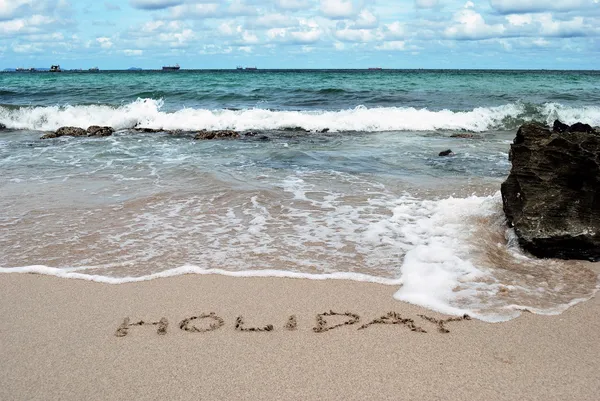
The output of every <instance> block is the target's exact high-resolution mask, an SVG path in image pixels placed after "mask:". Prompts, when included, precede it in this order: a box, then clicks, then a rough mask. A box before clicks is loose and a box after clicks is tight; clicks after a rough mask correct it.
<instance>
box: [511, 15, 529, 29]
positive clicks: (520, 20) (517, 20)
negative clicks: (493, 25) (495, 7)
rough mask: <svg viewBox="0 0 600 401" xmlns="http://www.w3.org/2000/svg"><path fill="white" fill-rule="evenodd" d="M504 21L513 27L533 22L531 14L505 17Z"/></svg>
mask: <svg viewBox="0 0 600 401" xmlns="http://www.w3.org/2000/svg"><path fill="white" fill-rule="evenodd" d="M506 20H507V21H508V23H509V24H511V25H514V26H523V25H529V24H531V23H532V22H533V18H532V16H531V14H510V15H507V16H506Z"/></svg>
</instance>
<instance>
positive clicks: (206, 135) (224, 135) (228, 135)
mask: <svg viewBox="0 0 600 401" xmlns="http://www.w3.org/2000/svg"><path fill="white" fill-rule="evenodd" d="M239 137H240V134H239V133H237V132H236V131H229V130H222V131H200V132H198V133H197V134H196V136H194V139H232V138H239Z"/></svg>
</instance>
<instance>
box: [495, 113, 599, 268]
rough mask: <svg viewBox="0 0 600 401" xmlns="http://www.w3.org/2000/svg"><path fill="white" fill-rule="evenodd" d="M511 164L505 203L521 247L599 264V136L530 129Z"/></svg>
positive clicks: (578, 129) (520, 136)
mask: <svg viewBox="0 0 600 401" xmlns="http://www.w3.org/2000/svg"><path fill="white" fill-rule="evenodd" d="M509 160H510V161H511V162H512V169H511V172H510V175H509V176H508V178H507V179H506V181H505V182H504V183H503V184H502V187H501V192H502V202H503V208H504V213H505V215H506V217H507V220H508V223H509V225H511V226H513V227H514V229H515V233H516V235H517V237H518V239H519V244H520V245H521V247H522V248H523V249H525V250H526V251H528V252H530V253H531V254H533V255H535V256H538V257H548V258H561V259H587V260H594V261H597V260H600V132H597V131H595V130H594V129H593V128H592V127H590V126H589V125H587V124H582V123H577V124H573V125H571V126H568V125H566V124H563V123H561V122H560V121H556V122H555V123H554V126H553V130H552V131H550V129H548V128H547V127H546V126H544V125H541V124H538V123H527V124H524V125H523V126H521V128H519V131H518V132H517V136H516V138H515V139H514V141H513V144H512V145H511V150H510V154H509Z"/></svg>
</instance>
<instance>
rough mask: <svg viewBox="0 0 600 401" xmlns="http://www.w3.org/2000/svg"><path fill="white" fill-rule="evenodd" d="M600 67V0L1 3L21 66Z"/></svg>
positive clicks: (14, 58)
mask: <svg viewBox="0 0 600 401" xmlns="http://www.w3.org/2000/svg"><path fill="white" fill-rule="evenodd" d="M175 63H178V64H180V65H181V67H182V68H189V69H204V68H208V69H210V68H235V67H236V66H238V65H239V66H256V67H258V68H261V69H262V68H368V67H382V68H477V69H479V68H481V69H487V68H490V69H491V68H501V69H599V65H600V0H481V1H477V0H470V1H465V0H272V1H267V0H224V1H215V0H121V1H117V0H106V1H103V0H97V1H92V0H0V69H4V68H15V67H25V68H28V67H49V66H50V65H51V64H60V65H61V66H62V68H67V69H71V68H73V69H74V68H84V69H87V68H90V67H94V66H98V67H99V68H100V69H126V68H129V67H140V68H149V69H160V68H161V66H163V65H172V64H175Z"/></svg>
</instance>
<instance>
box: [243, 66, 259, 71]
mask: <svg viewBox="0 0 600 401" xmlns="http://www.w3.org/2000/svg"><path fill="white" fill-rule="evenodd" d="M245 69H246V70H248V71H255V70H258V68H256V67H246V68H245Z"/></svg>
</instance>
